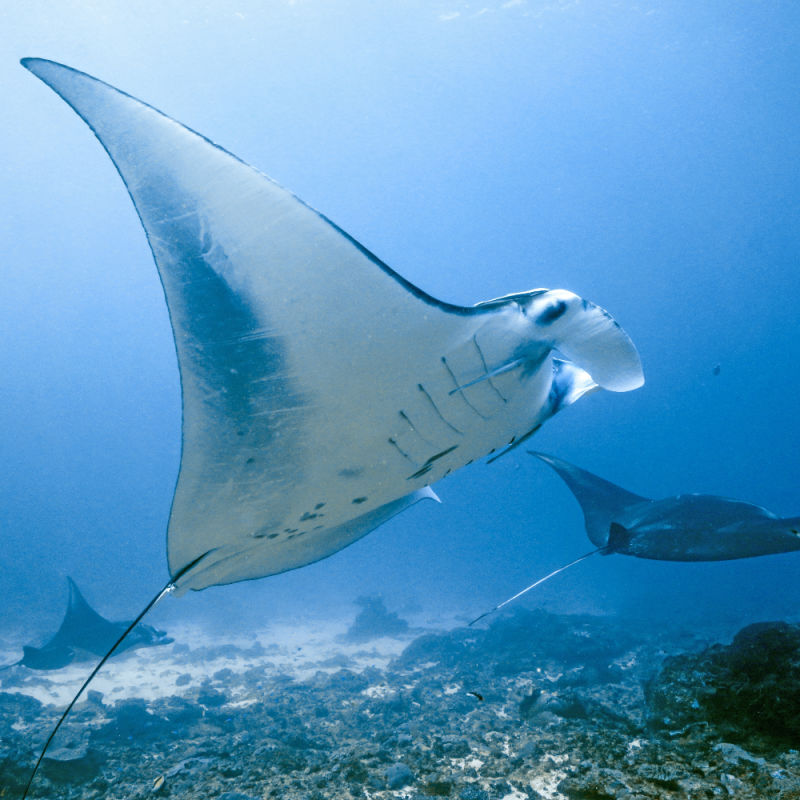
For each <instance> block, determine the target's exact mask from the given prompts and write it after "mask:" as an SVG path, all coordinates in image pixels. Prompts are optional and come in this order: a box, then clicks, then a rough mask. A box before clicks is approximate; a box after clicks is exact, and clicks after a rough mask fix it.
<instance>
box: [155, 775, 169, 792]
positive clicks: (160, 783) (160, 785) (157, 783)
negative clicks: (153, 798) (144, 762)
mask: <svg viewBox="0 0 800 800" xmlns="http://www.w3.org/2000/svg"><path fill="white" fill-rule="evenodd" d="M166 782H167V779H166V778H165V777H164V776H163V775H159V776H158V777H157V778H156V779H155V780H154V781H153V792H154V793H155V792H158V791H160V790H161V789H162V788H163V786H164V784H165V783H166Z"/></svg>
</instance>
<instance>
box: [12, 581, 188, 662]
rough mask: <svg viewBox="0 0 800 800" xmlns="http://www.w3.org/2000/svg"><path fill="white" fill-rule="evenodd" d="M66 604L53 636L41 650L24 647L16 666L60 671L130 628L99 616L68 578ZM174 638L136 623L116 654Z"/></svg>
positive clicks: (105, 648)
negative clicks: (62, 617) (59, 625)
mask: <svg viewBox="0 0 800 800" xmlns="http://www.w3.org/2000/svg"><path fill="white" fill-rule="evenodd" d="M67 583H68V584H69V602H68V603H67V611H66V613H65V614H64V619H63V621H62V623H61V627H59V629H58V631H57V632H56V634H55V635H54V636H53V637H52V638H51V639H50V640H49V641H48V642H46V643H45V644H43V645H42V646H41V647H33V646H31V645H26V646H25V647H23V648H22V649H23V656H22V658H21V659H20V660H19V661H17V662H16V663H15V664H9V665H8V666H18V665H20V666H24V667H28V668H29V669H42V670H47V669H60V668H61V667H65V666H66V665H67V664H70V663H71V662H72V661H74V660H83V659H85V658H86V657H88V656H92V655H94V656H103V655H105V654H106V653H107V652H108V649H109V648H110V647H111V646H112V645H113V644H114V642H115V641H116V640H117V639H119V638H120V637H121V636H122V634H123V633H124V632H125V631H126V630H127V628H128V627H129V626H130V622H129V621H128V622H111V621H110V620H107V619H106V618H105V617H103V616H101V615H100V614H98V613H97V612H96V611H95V610H94V609H93V608H92V607H91V606H90V605H89V604H88V603H87V602H86V599H85V598H84V596H83V594H81V591H80V589H78V587H77V585H76V583H75V581H73V580H72V578H69V577H68V578H67ZM172 641H174V640H173V639H171V638H170V637H168V636H167V634H166V633H165V632H164V631H159V630H156V629H155V628H153V627H152V626H150V625H145V624H144V623H141V622H140V623H139V624H138V625H136V626H135V627H134V628H133V630H132V631H131V632H130V634H129V635H128V636H126V637H125V638H124V640H123V641H122V642H121V643H120V646H119V647H118V648H116V652H120V651H122V650H132V649H134V648H138V647H156V646H158V645H162V644H170V643H171V642H172Z"/></svg>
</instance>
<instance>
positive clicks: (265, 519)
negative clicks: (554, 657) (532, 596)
mask: <svg viewBox="0 0 800 800" xmlns="http://www.w3.org/2000/svg"><path fill="white" fill-rule="evenodd" d="M22 64H23V66H25V67H26V68H27V69H28V70H30V71H31V72H32V73H33V74H34V75H36V76H37V77H38V78H40V79H41V80H42V81H43V82H44V83H45V84H47V85H48V86H50V87H51V88H52V89H53V90H54V91H55V92H56V93H57V94H58V95H60V96H61V97H62V98H63V99H64V100H65V101H66V102H67V103H68V104H69V105H70V106H71V107H72V108H73V109H74V110H75V112H77V114H78V115H79V116H80V117H81V118H82V119H83V120H84V121H85V122H86V124H87V125H88V126H89V127H90V128H91V130H92V131H93V133H94V134H95V136H96V137H97V138H98V140H99V141H100V144H101V145H102V146H103V147H104V148H105V150H106V152H107V153H108V155H109V156H110V158H111V160H112V161H113V163H114V165H115V167H116V168H117V171H118V172H119V175H120V177H121V178H122V180H123V182H124V184H125V187H126V189H127V190H128V193H129V195H130V197H131V200H132V201H133V204H134V206H135V208H136V212H137V214H138V215H139V219H140V220H141V223H142V226H143V228H144V230H145V234H146V236H147V241H148V243H149V245H150V249H151V251H152V254H153V258H154V260H155V264H156V268H157V269H158V274H159V276H160V278H161V284H162V287H163V291H164V297H165V300H166V304H167V308H168V311H169V317H170V322H171V325H172V332H173V335H174V341H175V350H176V353H177V359H178V368H179V372H180V382H181V396H182V412H183V422H182V438H181V460H180V467H179V472H178V477H177V483H176V487H175V493H174V497H173V501H172V507H171V511H170V516H169V522H168V526H167V561H168V567H169V573H170V580H169V583H168V584H167V586H166V587H165V590H164V591H174V592H175V593H176V594H181V593H183V592H186V591H187V590H190V589H192V590H200V589H204V588H206V587H209V586H213V585H217V584H225V583H232V582H235V581H242V580H248V579H254V578H261V577H264V576H267V575H274V574H276V573H279V572H283V571H285V570H290V569H295V568H297V567H302V566H304V565H306V564H310V563H312V562H314V561H317V560H319V559H322V558H325V557H326V556H329V555H331V554H332V553H335V552H336V551H338V550H340V549H342V548H343V547H346V546H347V545H349V544H350V543H352V542H354V541H356V540H357V539H359V538H360V537H362V536H364V535H365V534H367V533H369V532H370V531H372V530H374V529H375V528H376V527H378V526H379V525H381V524H382V523H384V522H385V521H386V520H388V519H389V518H391V517H392V516H394V515H395V514H397V513H399V512H401V511H403V510H404V509H406V508H408V507H410V506H411V505H413V504H415V503H417V502H418V501H420V500H423V499H426V498H427V499H437V498H436V495H435V494H434V492H433V490H432V489H431V488H430V485H431V484H432V483H435V482H436V481H438V480H440V479H441V478H443V477H444V476H446V475H448V474H450V473H452V472H453V471H455V470H457V469H459V468H461V467H463V466H465V465H467V464H470V463H471V462H473V461H475V460H477V459H480V458H482V457H484V456H486V455H488V454H492V453H495V452H496V451H501V450H503V448H509V447H515V446H517V445H519V444H520V443H521V442H523V441H525V440H526V439H528V438H529V437H530V436H531V435H533V433H535V432H536V431H537V430H538V429H539V428H540V427H541V425H542V424H543V423H544V422H546V421H547V420H548V419H549V418H550V417H552V416H553V415H554V414H556V413H557V412H558V411H560V410H561V409H563V408H565V407H566V406H568V405H570V404H572V403H573V402H575V401H576V400H577V399H578V398H580V397H581V396H583V395H585V394H587V393H589V392H591V391H594V390H597V389H607V390H610V391H613V392H625V391H629V390H632V389H635V388H637V387H639V386H641V384H642V383H643V380H644V378H643V375H642V368H641V363H640V360H639V356H638V353H637V351H636V348H635V347H634V345H633V343H632V342H631V340H630V338H629V337H628V335H627V334H626V333H625V332H624V331H623V329H622V328H621V327H620V325H619V324H618V323H617V322H616V321H615V320H614V319H613V318H612V317H611V315H610V314H609V313H608V312H607V311H605V310H604V309H602V308H600V307H599V306H597V305H595V304H594V303H591V302H589V301H588V300H585V299H583V298H581V297H579V296H577V295H576V294H573V293H572V292H569V291H566V290H563V289H556V290H546V289H534V290H531V291H524V292H519V293H514V294H508V295H505V296H503V297H500V298H497V299H494V300H489V301H487V302H481V303H478V304H477V305H475V306H461V305H455V304H452V303H448V302H444V301H442V300H438V299H436V298H434V297H432V296H430V295H429V294H427V293H426V292H424V291H423V290H422V289H420V288H418V287H417V286H414V285H413V284H412V283H410V282H409V281H407V280H406V279H405V278H403V277H402V276H401V275H399V274H398V273H397V272H395V271H394V270H392V269H391V268H390V267H389V266H388V265H386V264H385V263H384V262H382V261H381V260H380V259H379V258H378V257H377V256H375V255H374V254H373V253H371V252H370V251H369V250H368V249H367V248H365V247H364V246H363V245H361V244H359V243H358V242H357V241H356V240H355V239H353V238H352V237H351V236H349V235H348V234H347V233H345V232H344V231H343V230H342V229H341V228H339V227H338V226H337V225H335V224H334V223H333V222H331V221H330V220H329V219H327V218H326V217H325V216H324V215H322V214H321V213H319V212H318V211H316V210H314V209H313V208H310V207H309V206H308V205H306V204H305V203H304V202H302V201H301V200H300V199H299V198H297V197H296V196H294V195H293V194H292V193H291V192H289V191H287V190H286V189H284V188H283V187H281V186H280V185H278V184H277V183H276V182H275V181H273V180H271V179H270V178H268V177H267V176H266V175H264V174H262V173H261V172H259V171H257V170H256V169H254V168H252V167H250V166H248V165H247V164H245V163H243V162H242V161H240V160H239V159H238V158H236V156H234V155H232V154H231V153H229V152H227V151H226V150H224V149H222V148H221V147H219V146H217V145H215V144H214V143H212V142H211V141H209V140H208V139H206V138H205V137H203V136H201V135H199V134H197V133H195V132H194V131H191V130H189V129H188V128H186V127H184V126H183V125H181V124H180V123H178V122H176V121H175V120H173V119H170V118H169V117H168V116H166V115H164V114H162V113H161V112H159V111H157V110H156V109H154V108H152V107H151V106H148V105H146V104H145V103H142V102H140V101H139V100H136V99H135V98H133V97H131V96H130V95H128V94H125V93H124V92H121V91H119V90H117V89H115V88H113V87H112V86H109V85H108V84H106V83H103V82H102V81H99V80H97V79H95V78H93V77H91V76H89V75H87V74H85V73H83V72H79V71H77V70H75V69H71V68H70V67H67V66H64V65H61V64H57V63H54V62H52V61H47V60H44V59H38V58H26V59H24V60H23V61H22ZM163 594H164V592H162V593H161V594H159V596H158V597H157V598H155V599H154V600H153V601H151V604H149V605H148V607H147V608H145V610H144V611H143V612H142V614H144V613H146V612H147V610H148V609H149V608H151V607H152V605H153V604H154V603H155V602H157V601H158V599H159V598H160V597H161V596H162V595H163ZM99 666H100V665H98V668H99ZM90 678H91V676H90Z"/></svg>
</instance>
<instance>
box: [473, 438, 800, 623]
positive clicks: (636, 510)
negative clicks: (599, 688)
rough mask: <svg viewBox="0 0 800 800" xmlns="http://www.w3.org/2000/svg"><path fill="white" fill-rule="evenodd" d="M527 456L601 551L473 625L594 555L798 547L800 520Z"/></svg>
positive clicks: (678, 557)
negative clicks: (569, 502)
mask: <svg viewBox="0 0 800 800" xmlns="http://www.w3.org/2000/svg"><path fill="white" fill-rule="evenodd" d="M528 453H529V454H530V455H532V456H535V457H536V458H538V459H541V460H542V461H544V463H545V464H549V465H550V466H551V467H552V468H553V469H554V470H555V471H556V472H557V473H558V474H559V475H560V476H561V478H562V479H563V480H564V483H566V484H567V486H568V487H569V489H570V490H571V491H572V493H573V495H574V496H575V499H576V500H577V501H578V503H580V506H581V510H582V511H583V517H584V520H585V523H586V533H587V534H588V536H589V540H590V541H591V543H592V544H593V545H594V546H595V548H596V549H594V550H591V551H590V552H588V553H586V554H584V555H582V556H580V557H579V558H577V559H575V561H571V562H570V563H569V564H565V565H564V566H562V567H559V568H558V569H556V570H554V571H553V572H551V573H549V574H548V575H545V576H544V577H543V578H539V580H537V581H536V582H535V583H532V584H531V585H530V586H527V587H526V588H525V589H523V590H522V591H521V592H517V594H515V595H514V596H513V597H510V598H509V599H508V600H505V601H504V602H502V603H500V604H499V605H497V606H495V607H494V608H493V609H491V610H490V611H487V612H485V613H484V614H481V615H480V616H479V617H476V618H475V619H474V620H472V622H470V625H473V624H474V623H476V622H477V621H478V620H480V619H483V618H484V617H485V616H487V615H489V614H491V613H493V612H494V611H497V610H498V609H500V608H502V607H503V606H505V605H507V604H508V603H510V602H511V601H512V600H516V599H517V598H518V597H521V596H522V595H523V594H525V593H526V592H528V591H530V590H531V589H533V588H534V587H536V586H539V585H540V584H542V583H544V582H545V581H546V580H549V579H550V578H552V577H553V576H554V575H558V573H559V572H563V571H564V570H565V569H567V568H569V567H571V566H573V565H574V564H578V563H580V562H581V561H583V560H584V559H586V558H589V557H590V556H592V555H594V554H595V553H600V554H601V555H612V554H614V553H619V554H621V555H626V556H635V557H636V558H648V559H654V560H657V561H729V560H733V559H737V558H753V557H755V556H766V555H774V554H776V553H789V552H792V551H794V550H800V517H778V516H777V515H775V514H773V513H772V512H771V511H768V510H767V509H766V508H762V507H761V506H756V505H753V504H751V503H744V502H742V501H741V500H731V499H728V498H727V497H718V496H716V495H711V494H682V495H677V496H676V497H666V498H664V499H663V500H651V499H650V498H648V497H640V496H639V495H636V494H633V493H632V492H629V491H627V490H626V489H623V488H622V487H621V486H617V485H616V484H614V483H611V482H610V481H607V480H604V479H603V478H600V477H598V476H597V475H593V474H592V473H591V472H587V471H586V470H585V469H581V468H580V467H576V466H575V465H574V464H570V463H568V462H566V461H562V460H561V459H560V458H555V457H554V456H549V455H545V454H544V453H537V452H534V451H532V450H528Z"/></svg>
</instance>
